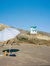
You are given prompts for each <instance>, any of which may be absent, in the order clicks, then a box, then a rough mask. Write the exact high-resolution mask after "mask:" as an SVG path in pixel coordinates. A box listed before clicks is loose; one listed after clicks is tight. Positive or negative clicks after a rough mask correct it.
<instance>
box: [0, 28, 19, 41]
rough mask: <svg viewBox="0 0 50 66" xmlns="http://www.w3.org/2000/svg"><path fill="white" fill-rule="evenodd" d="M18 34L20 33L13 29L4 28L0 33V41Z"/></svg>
mask: <svg viewBox="0 0 50 66" xmlns="http://www.w3.org/2000/svg"><path fill="white" fill-rule="evenodd" d="M19 33H20V32H19V31H18V30H17V29H15V28H5V29H4V30H2V31H0V41H6V40H9V39H12V38H14V37H15V36H17V35H18V34H19Z"/></svg>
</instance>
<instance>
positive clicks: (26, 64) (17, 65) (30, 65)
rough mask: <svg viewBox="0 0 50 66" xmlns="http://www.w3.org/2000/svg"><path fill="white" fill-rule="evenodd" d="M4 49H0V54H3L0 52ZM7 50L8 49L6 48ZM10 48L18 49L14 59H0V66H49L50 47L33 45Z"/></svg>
mask: <svg viewBox="0 0 50 66" xmlns="http://www.w3.org/2000/svg"><path fill="white" fill-rule="evenodd" d="M5 48H6V47H3V48H2V47H1V48H0V54H1V53H2V54H4V53H3V52H1V50H3V49H5ZM7 48H8V47H7ZM12 48H16V49H19V50H20V51H18V52H15V54H16V57H5V56H3V57H0V65H1V66H43V65H46V66H48V65H50V46H49V47H48V46H45V45H33V44H20V45H16V46H12Z"/></svg>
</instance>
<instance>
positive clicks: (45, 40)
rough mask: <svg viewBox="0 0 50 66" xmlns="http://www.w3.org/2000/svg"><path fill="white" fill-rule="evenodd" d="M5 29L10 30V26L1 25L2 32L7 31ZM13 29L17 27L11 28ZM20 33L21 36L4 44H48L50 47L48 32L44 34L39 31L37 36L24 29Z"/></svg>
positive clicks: (49, 34)
mask: <svg viewBox="0 0 50 66" xmlns="http://www.w3.org/2000/svg"><path fill="white" fill-rule="evenodd" d="M5 28H10V26H8V25H4V24H0V31H1V30H3V29H5ZM11 28H15V27H11ZM16 29H17V28H16ZM18 30H19V31H20V34H19V35H18V36H16V37H15V38H13V39H11V40H8V41H6V42H2V43H3V44H11V45H12V44H14V45H16V44H20V43H22V44H26V43H29V44H39V45H41V44H46V45H50V33H47V32H42V31H38V34H37V35H31V34H30V31H25V30H22V29H18Z"/></svg>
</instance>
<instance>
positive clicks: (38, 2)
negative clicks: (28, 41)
mask: <svg viewBox="0 0 50 66" xmlns="http://www.w3.org/2000/svg"><path fill="white" fill-rule="evenodd" d="M0 23H3V24H6V25H9V26H14V27H17V28H20V29H24V30H30V26H37V29H38V30H40V31H45V32H49V33H50V0H0Z"/></svg>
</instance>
